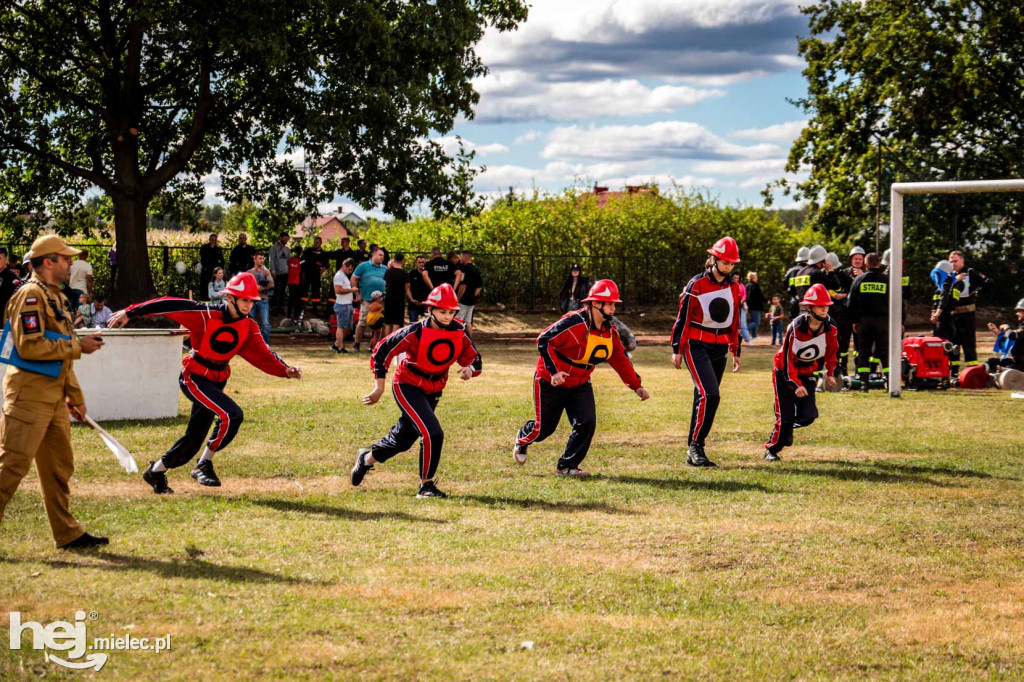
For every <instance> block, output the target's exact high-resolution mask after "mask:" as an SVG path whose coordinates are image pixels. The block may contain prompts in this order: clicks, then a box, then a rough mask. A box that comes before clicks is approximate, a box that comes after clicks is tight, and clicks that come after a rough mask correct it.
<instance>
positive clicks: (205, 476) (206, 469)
mask: <svg viewBox="0 0 1024 682" xmlns="http://www.w3.org/2000/svg"><path fill="white" fill-rule="evenodd" d="M192 478H194V479H195V480H196V483H198V484H199V485H205V486H207V487H209V488H219V487H220V479H219V478H217V472H215V471H214V470H213V460H212V459H201V460H199V462H198V463H197V464H196V466H195V468H194V469H192Z"/></svg>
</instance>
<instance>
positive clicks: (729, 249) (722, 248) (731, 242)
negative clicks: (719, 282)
mask: <svg viewBox="0 0 1024 682" xmlns="http://www.w3.org/2000/svg"><path fill="white" fill-rule="evenodd" d="M708 253H710V254H711V255H712V256H714V257H715V258H721V259H722V260H724V261H728V262H729V263H739V262H740V247H738V246H736V240H735V239H733V238H732V237H722V238H721V239H719V240H718V241H717V242H715V245H714V246H712V247H711V248H710V249H708Z"/></svg>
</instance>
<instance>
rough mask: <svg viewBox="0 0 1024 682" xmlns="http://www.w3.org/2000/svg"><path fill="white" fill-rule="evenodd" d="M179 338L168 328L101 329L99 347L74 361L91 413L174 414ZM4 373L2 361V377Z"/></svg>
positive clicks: (102, 417) (103, 416) (103, 417)
mask: <svg viewBox="0 0 1024 682" xmlns="http://www.w3.org/2000/svg"><path fill="white" fill-rule="evenodd" d="M96 331H98V330H87V329H79V330H78V335H79V337H82V336H88V335H89V334H91V333H95V332H96ZM182 338H183V336H182V335H181V334H180V333H178V332H175V331H173V330H170V329H104V330H103V339H104V341H105V342H106V343H105V345H104V346H103V348H101V349H100V350H98V351H96V352H95V353H92V354H90V355H83V356H82V357H81V358H80V359H78V360H76V361H75V375H76V376H77V377H78V382H79V383H80V384H81V385H82V391H83V392H84V393H85V406H86V408H88V410H89V416H91V417H92V418H93V419H95V420H96V421H98V422H102V421H107V420H111V419H161V418H164V417H177V416H178V373H179V372H180V371H181V342H182ZM6 373H7V365H5V364H3V363H0V379H2V378H3V375H4V374H6Z"/></svg>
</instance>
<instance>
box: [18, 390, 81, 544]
mask: <svg viewBox="0 0 1024 682" xmlns="http://www.w3.org/2000/svg"><path fill="white" fill-rule="evenodd" d="M33 459H34V460H35V462H36V470H37V471H38V473H39V485H40V487H41V488H42V489H43V504H44V506H45V507H46V516H47V517H48V518H49V519H50V529H51V530H52V531H53V539H54V540H56V542H57V546H58V547H59V546H61V545H66V544H67V543H69V542H71V541H73V540H76V539H78V538H79V537H80V536H81V535H82V534H83V533H84V532H85V529H84V528H82V525H81V524H80V523H78V521H77V520H75V517H74V516H72V515H71V510H70V509H69V507H68V494H69V492H70V491H69V488H68V481H69V480H70V479H71V474H73V473H74V471H75V461H74V455H73V454H72V452H71V418H70V415H69V414H68V408H67V405H66V404H65V402H64V400H63V399H61V400H59V401H57V402H53V403H50V402H36V401H31V400H18V401H17V403H16V404H14V403H8V404H6V405H4V408H3V416H2V417H0V522H2V521H3V516H4V510H5V509H6V508H7V503H8V502H10V500H11V498H12V497H13V496H14V492H15V491H16V490H17V489H18V485H19V484H20V483H21V479H23V478H25V474H27V473H28V470H29V467H31V466H32V460H33Z"/></svg>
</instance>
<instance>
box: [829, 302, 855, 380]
mask: <svg viewBox="0 0 1024 682" xmlns="http://www.w3.org/2000/svg"><path fill="white" fill-rule="evenodd" d="M832 320H833V321H834V322H835V323H836V341H837V342H838V343H839V350H838V351H837V352H838V353H839V358H838V362H836V371H835V376H837V377H838V376H846V375H847V374H849V371H848V370H849V363H850V340H851V339H852V338H853V323H852V322H850V320H849V318H847V317H845V316H836V317H833V318H832Z"/></svg>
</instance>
